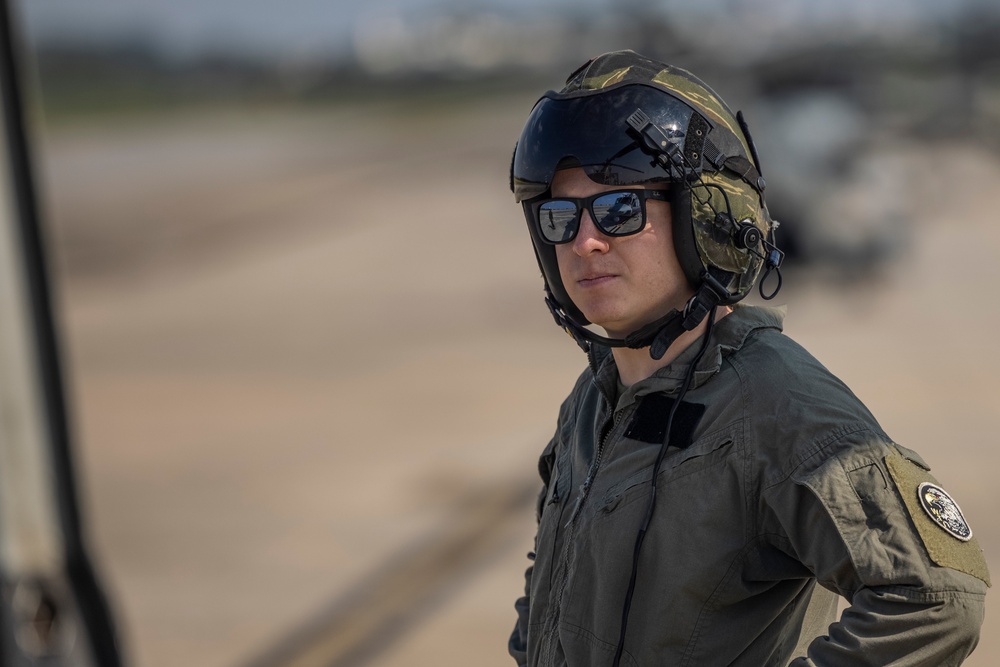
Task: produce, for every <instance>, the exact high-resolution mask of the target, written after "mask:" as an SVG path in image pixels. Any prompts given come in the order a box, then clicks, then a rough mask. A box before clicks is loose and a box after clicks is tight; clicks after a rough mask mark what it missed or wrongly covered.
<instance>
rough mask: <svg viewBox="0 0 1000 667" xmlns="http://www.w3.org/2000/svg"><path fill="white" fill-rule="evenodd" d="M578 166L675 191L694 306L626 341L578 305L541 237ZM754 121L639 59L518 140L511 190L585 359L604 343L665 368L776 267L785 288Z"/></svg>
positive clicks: (600, 64)
mask: <svg viewBox="0 0 1000 667" xmlns="http://www.w3.org/2000/svg"><path fill="white" fill-rule="evenodd" d="M567 163H569V164H573V165H577V166H579V167H580V168H582V169H583V170H584V172H585V173H586V174H587V176H588V177H589V178H590V179H591V180H593V181H595V182H597V183H600V184H604V185H616V186H617V185H623V186H636V187H643V186H646V185H649V184H654V183H655V184H658V185H659V184H665V185H666V186H667V189H668V191H669V192H670V197H669V200H670V206H671V218H672V234H673V239H674V244H673V245H674V249H675V252H676V253H677V259H678V261H679V263H680V265H681V268H682V270H683V272H684V275H685V278H686V279H687V281H688V283H689V284H690V285H691V287H692V289H693V291H694V295H693V296H692V297H691V298H690V300H689V301H688V302H687V303H686V304H685V306H684V308H683V310H676V309H674V310H671V311H670V312H669V313H667V314H665V315H664V316H662V317H660V318H659V319H657V320H655V321H653V322H650V323H647V324H646V325H644V326H641V327H640V328H639V329H637V330H636V331H633V332H631V333H630V334H628V335H626V336H625V337H623V338H612V337H608V336H602V335H600V334H598V333H596V332H594V331H592V330H591V329H589V328H587V327H588V325H589V324H590V322H589V321H588V320H587V318H586V316H585V315H584V314H583V313H582V312H581V311H580V310H579V308H578V307H577V306H576V304H574V303H573V301H572V299H570V297H569V295H568V294H567V292H566V289H565V286H564V285H563V284H562V279H561V277H560V274H559V268H558V264H557V261H556V253H555V250H554V247H553V246H552V245H551V244H548V243H546V242H545V241H544V239H542V238H541V235H540V232H539V230H538V229H536V224H535V223H534V220H533V215H532V212H531V204H532V203H534V202H535V201H536V200H537V199H540V198H544V197H547V196H549V195H550V192H551V184H552V179H553V176H554V174H555V171H556V170H557V169H560V168H564V167H565V166H566V165H567ZM759 165H760V163H759V159H758V157H757V151H756V147H755V146H754V145H753V141H752V139H751V137H750V133H749V129H748V127H747V124H746V121H745V119H744V118H743V114H742V113H738V114H735V115H734V114H733V113H732V112H731V111H729V108H728V107H727V106H726V104H725V102H724V101H722V99H721V98H719V96H718V95H716V94H715V93H714V91H712V90H711V89H710V88H708V86H706V85H705V84H704V83H702V82H701V81H700V80H699V79H697V78H696V77H694V75H692V74H690V73H689V72H686V71H685V70H682V69H680V68H676V67H672V66H670V65H666V64H664V63H659V62H656V61H653V60H650V59H648V58H645V57H644V56H640V55H639V54H637V53H634V52H632V51H619V52H614V53H609V54H604V55H603V56H599V57H598V58H595V59H594V60H592V61H590V62H589V63H587V64H586V65H584V66H583V67H582V68H580V69H578V70H577V71H576V72H574V73H573V74H572V75H571V76H570V79H569V80H568V81H567V84H566V86H565V87H564V88H563V89H562V91H560V92H558V93H556V92H552V91H550V92H548V93H546V94H545V95H543V96H542V98H541V99H539V101H538V102H537V103H536V104H535V107H534V109H533V110H532V112H531V114H530V116H529V118H528V121H527V123H526V124H525V128H524V130H523V132H522V134H521V137H520V139H519V140H518V143H517V146H516V148H515V151H514V158H513V162H512V165H511V189H512V190H513V191H514V195H515V199H517V200H518V201H520V202H521V203H522V206H523V209H524V214H525V218H526V220H527V222H528V229H529V234H530V236H531V240H532V244H533V246H534V250H535V256H536V259H537V260H538V264H539V267H540V268H541V271H542V276H543V279H544V281H545V293H546V296H545V301H546V304H547V305H548V307H549V309H550V311H551V312H552V315H553V317H554V319H555V321H556V323H557V324H558V325H559V326H560V327H562V328H563V329H565V330H566V331H567V332H568V333H569V334H570V335H571V336H572V337H573V338H574V339H575V340H576V341H577V343H578V344H580V346H581V347H583V348H584V350H589V348H590V346H591V345H592V344H598V345H604V346H610V347H630V348H643V347H647V346H648V347H649V348H650V350H649V351H650V356H651V357H652V358H654V359H660V358H662V356H663V355H664V353H665V352H666V350H667V349H668V348H669V346H670V345H671V344H672V343H673V341H674V340H676V339H677V337H678V336H680V335H681V334H682V333H684V332H685V331H691V330H693V329H695V328H696V327H697V326H698V325H699V324H700V323H701V322H702V321H704V319H705V317H706V315H707V314H708V313H710V312H712V311H714V309H715V307H717V306H719V305H729V304H733V303H736V302H738V301H739V300H741V299H742V298H743V297H745V296H746V295H747V294H748V293H749V291H750V289H752V287H753V284H754V282H755V281H756V279H757V276H758V274H759V273H760V270H761V269H762V268H763V267H766V273H765V275H764V278H765V279H766V278H767V276H768V275H770V273H771V272H772V271H775V272H777V277H778V284H777V286H776V288H775V289H774V290H773V292H771V293H770V294H768V295H765V294H764V292H763V288H762V286H760V287H759V289H760V290H761V296H762V297H764V298H766V299H767V298H773V297H774V296H775V295H776V294H777V292H778V290H779V289H780V288H781V274H780V269H779V267H780V265H781V262H782V259H783V253H782V252H781V251H780V250H779V249H778V248H777V246H776V244H775V239H774V230H775V228H776V227H777V222H775V221H773V220H771V218H770V216H769V214H768V212H767V207H766V205H765V203H764V190H765V187H766V184H765V181H764V178H763V176H761V173H760V166H759Z"/></svg>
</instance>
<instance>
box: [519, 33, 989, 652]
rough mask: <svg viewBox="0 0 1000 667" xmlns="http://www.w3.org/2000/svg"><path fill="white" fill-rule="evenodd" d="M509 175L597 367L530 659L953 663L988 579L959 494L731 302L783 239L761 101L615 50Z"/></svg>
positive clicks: (569, 414) (546, 476) (547, 535)
mask: <svg viewBox="0 0 1000 667" xmlns="http://www.w3.org/2000/svg"><path fill="white" fill-rule="evenodd" d="M511 187H512V189H513V190H514V193H515V197H516V199H517V200H518V201H520V202H521V203H522V205H523V208H524V212H525V217H526V219H527V222H528V229H529V232H530V235H531V239H532V243H533V245H534V249H535V254H536V256H537V258H538V263H539V266H540V268H541V270H542V274H543V278H544V281H545V289H546V302H547V304H548V306H549V308H550V310H551V312H552V314H553V316H554V317H555V319H556V322H557V323H558V324H559V325H560V326H562V327H563V328H564V329H565V330H566V331H567V332H568V333H570V334H571V335H572V336H573V337H574V338H575V339H576V341H577V342H578V343H579V344H580V345H581V347H583V348H584V350H585V351H586V352H587V354H588V357H589V360H590V368H589V369H588V370H587V371H586V372H584V374H583V375H582V376H581V377H580V379H579V380H578V381H577V383H576V386H575V387H574V389H573V391H572V393H571V394H570V396H569V398H567V399H566V401H565V402H564V403H563V405H562V408H561V410H560V414H559V421H558V427H557V431H556V434H555V437H554V438H553V439H552V441H551V442H550V443H549V445H548V446H547V447H546V448H545V450H544V452H543V453H542V455H541V459H540V462H539V470H540V473H541V477H542V481H543V483H544V486H543V489H542V493H541V494H540V496H539V501H538V532H537V536H536V540H535V550H534V552H533V553H532V554H530V558H532V559H533V561H534V562H533V566H532V567H531V568H529V569H528V572H527V584H526V591H525V597H523V598H521V599H520V600H518V602H517V605H516V606H517V610H518V613H519V619H518V622H517V625H516V627H515V630H514V633H513V635H512V636H511V640H510V652H511V655H512V656H513V657H514V658H515V659H516V660H517V662H518V664H527V665H545V666H560V665H572V666H594V665H642V666H646V665H708V666H712V667H715V666H718V665H745V666H753V667H759V666H762V665H787V664H791V665H816V666H825V665H829V666H833V665H836V666H837V667H845V666H851V665H888V664H892V665H898V666H900V667H902V666H904V665H905V666H914V665H928V666H930V665H933V666H935V667H939V666H941V665H958V664H960V663H961V662H962V661H963V660H964V659H965V657H966V656H967V655H968V654H969V653H970V652H971V651H972V650H973V648H974V647H975V645H976V643H977V640H978V635H979V628H980V625H981V624H982V619H983V606H984V599H985V592H986V587H987V586H988V585H989V573H988V572H987V569H986V563H985V559H984V558H983V554H982V551H981V550H980V548H979V546H978V544H977V543H976V541H975V539H974V538H973V536H972V531H971V529H970V528H969V526H968V524H967V523H966V521H965V518H964V517H963V516H962V514H961V511H960V510H959V508H958V505H957V504H956V503H955V502H954V501H953V500H952V499H951V497H950V496H949V495H948V494H947V492H946V491H945V490H944V489H943V488H941V486H940V485H939V484H938V483H937V482H936V481H935V480H934V478H933V477H932V476H931V475H930V473H929V472H928V471H929V468H928V466H927V464H926V463H925V462H924V461H923V460H922V459H921V458H920V456H919V455H917V454H916V453H915V452H913V451H911V450H909V449H906V448H905V447H902V446H901V445H898V444H896V443H894V442H893V441H892V440H891V439H890V438H889V437H888V436H887V435H886V434H885V433H884V432H883V431H882V429H881V428H880V427H879V425H878V422H877V421H876V420H875V418H874V417H873V416H872V415H871V414H870V413H869V411H868V410H867V409H866V408H865V407H864V405H862V404H861V402H860V401H858V399H857V398H856V397H855V396H854V395H853V394H852V393H851V392H850V390H849V389H848V388H847V387H845V386H844V385H843V383H841V382H840V381H839V380H838V379H837V378H835V377H833V376H832V375H831V374H830V373H829V372H828V371H827V370H826V369H825V368H824V367H823V366H822V365H820V364H819V362H817V361H816V360H815V359H814V358H813V357H811V356H810V355H809V354H808V353H807V352H806V351H805V350H803V349H802V348H801V347H799V346H798V345H796V344H795V343H794V342H792V341H791V340H790V339H788V338H787V337H785V336H784V335H783V334H782V333H781V322H782V315H781V313H780V312H779V311H775V310H771V309H763V308H753V307H747V306H740V305H737V302H738V301H740V300H741V299H742V298H743V297H744V296H745V295H746V294H747V293H748V292H749V291H750V290H751V288H752V287H753V285H754V283H755V281H756V280H757V278H758V275H759V273H760V272H761V271H762V270H763V271H764V272H765V276H764V278H765V279H766V282H768V284H770V285H771V286H772V287H770V288H769V289H768V291H769V292H771V294H770V295H765V294H764V290H763V288H762V290H761V294H762V296H765V298H766V297H767V296H773V294H774V292H776V287H779V286H780V273H779V271H780V269H779V265H780V263H781V257H782V255H781V252H780V251H779V250H778V249H777V248H776V246H775V243H774V227H775V226H776V223H774V222H773V221H772V220H771V219H770V217H769V215H768V212H767V208H766V207H765V204H764V197H763V194H764V180H763V178H762V177H761V174H760V165H759V162H758V160H757V156H756V151H755V149H754V148H753V142H752V140H751V138H750V135H749V131H748V129H747V126H746V124H745V123H744V122H743V119H742V116H741V115H740V114H737V115H735V116H734V115H733V114H732V112H731V111H730V110H729V108H728V107H727V106H726V104H725V103H724V102H723V101H722V100H721V99H720V98H719V97H718V96H717V95H716V94H715V93H714V92H713V91H712V90H710V89H709V88H708V87H707V86H705V84H703V83H702V82H701V81H699V80H698V79H696V78H695V77H694V76H692V75H691V74H690V73H688V72H685V71H683V70H680V69H678V68H675V67H671V66H669V65H666V64H663V63H659V62H655V61H652V60H650V59H648V58H645V57H643V56H640V55H638V54H636V53H633V52H631V51H622V52H616V53H610V54H605V55H602V56H600V57H598V58H596V59H594V60H592V61H590V62H588V63H586V64H585V65H584V66H583V67H581V68H580V69H578V70H577V71H576V72H574V73H573V74H572V75H571V76H570V78H569V79H568V81H567V83H566V86H565V87H564V88H563V89H562V91H561V92H559V93H554V92H549V93H547V94H546V95H545V96H543V97H542V98H541V99H540V100H539V102H538V103H537V104H536V106H535V108H534V109H533V110H532V112H531V116H530V117H529V119H528V122H527V124H526V125H525V128H524V131H523V133H522V135H521V138H520V140H519V141H518V144H517V148H516V150H515V154H514V161H513V165H512V173H511ZM591 324H594V325H598V326H600V327H601V328H602V329H603V330H604V333H603V334H601V333H598V332H597V331H595V330H594V329H593V328H592V327H591V326H590V325H591ZM838 596H843V597H844V598H846V599H847V601H848V602H849V603H850V607H849V608H848V609H847V610H846V611H845V612H844V613H843V614H842V615H841V616H840V618H839V620H838V619H837V617H836V615H837V599H838Z"/></svg>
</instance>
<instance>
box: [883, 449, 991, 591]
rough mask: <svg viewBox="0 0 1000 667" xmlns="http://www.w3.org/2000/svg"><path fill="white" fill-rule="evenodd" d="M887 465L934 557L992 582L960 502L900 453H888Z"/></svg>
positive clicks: (915, 524) (931, 555) (922, 469)
mask: <svg viewBox="0 0 1000 667" xmlns="http://www.w3.org/2000/svg"><path fill="white" fill-rule="evenodd" d="M885 465H886V468H888V470H889V474H890V475H891V476H892V479H893V481H894V482H895V483H896V490H897V491H899V495H900V497H902V499H903V503H904V504H905V505H906V511H907V512H909V514H910V519H912V521H913V525H914V526H916V528H917V533H918V534H919V535H920V539H921V541H922V542H923V543H924V548H925V549H927V555H928V556H929V557H930V559H931V561H933V562H934V563H935V564H937V565H940V566H941V567H950V568H952V569H953V570H958V571H959V572H965V573H966V574H971V575H972V576H973V577H976V578H977V579H981V580H982V581H984V582H986V585H987V586H989V585H991V584H990V572H989V570H988V569H987V567H986V558H985V557H984V556H983V550H982V549H980V548H979V543H978V542H977V541H976V539H975V538H974V537H973V536H972V529H971V528H969V524H968V523H967V522H966V520H965V517H964V516H963V515H962V512H961V510H960V509H958V504H957V503H956V502H955V501H954V500H952V498H951V496H950V495H948V494H947V493H946V492H945V490H944V489H942V488H941V486H940V485H939V484H938V483H937V480H936V479H934V476H933V475H931V474H930V472H928V471H927V470H925V469H924V468H922V467H920V466H919V465H917V464H916V463H914V462H913V461H911V460H909V459H907V458H906V457H904V456H902V455H901V454H890V455H889V456H886V457H885Z"/></svg>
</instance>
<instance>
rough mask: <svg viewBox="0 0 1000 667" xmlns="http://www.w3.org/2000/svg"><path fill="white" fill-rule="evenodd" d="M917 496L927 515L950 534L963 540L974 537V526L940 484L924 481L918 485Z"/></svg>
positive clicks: (966, 540)
mask: <svg viewBox="0 0 1000 667" xmlns="http://www.w3.org/2000/svg"><path fill="white" fill-rule="evenodd" d="M917 498H919V499H920V506H921V507H923V508H924V511H925V512H927V516H929V517H930V518H931V520H933V521H934V523H936V524H937V525H939V526H941V527H942V528H944V530H945V532H947V533H948V534H949V535H951V536H952V537H954V538H955V539H958V540H962V541H963V542H968V541H969V540H971V539H972V528H970V527H969V524H968V522H967V521H966V520H965V517H964V516H962V510H960V509H959V508H958V503H956V502H955V501H954V500H952V498H951V496H949V495H948V493H947V492H946V491H945V490H944V489H942V488H941V487H940V486H938V485H937V484H931V483H930V482H924V483H923V484H921V485H920V486H919V487H917Z"/></svg>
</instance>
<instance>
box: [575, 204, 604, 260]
mask: <svg viewBox="0 0 1000 667" xmlns="http://www.w3.org/2000/svg"><path fill="white" fill-rule="evenodd" d="M608 241H609V237H608V236H606V235H605V234H603V233H601V230H599V229H598V228H597V225H595V224H594V221H593V219H591V217H590V211H586V210H584V211H582V212H581V213H580V229H579V230H577V232H576V238H574V239H573V252H574V253H576V254H577V255H579V256H580V257H586V256H587V255H590V254H592V253H595V252H598V253H603V252H607V251H608V248H609V247H610V246H609V244H608Z"/></svg>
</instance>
